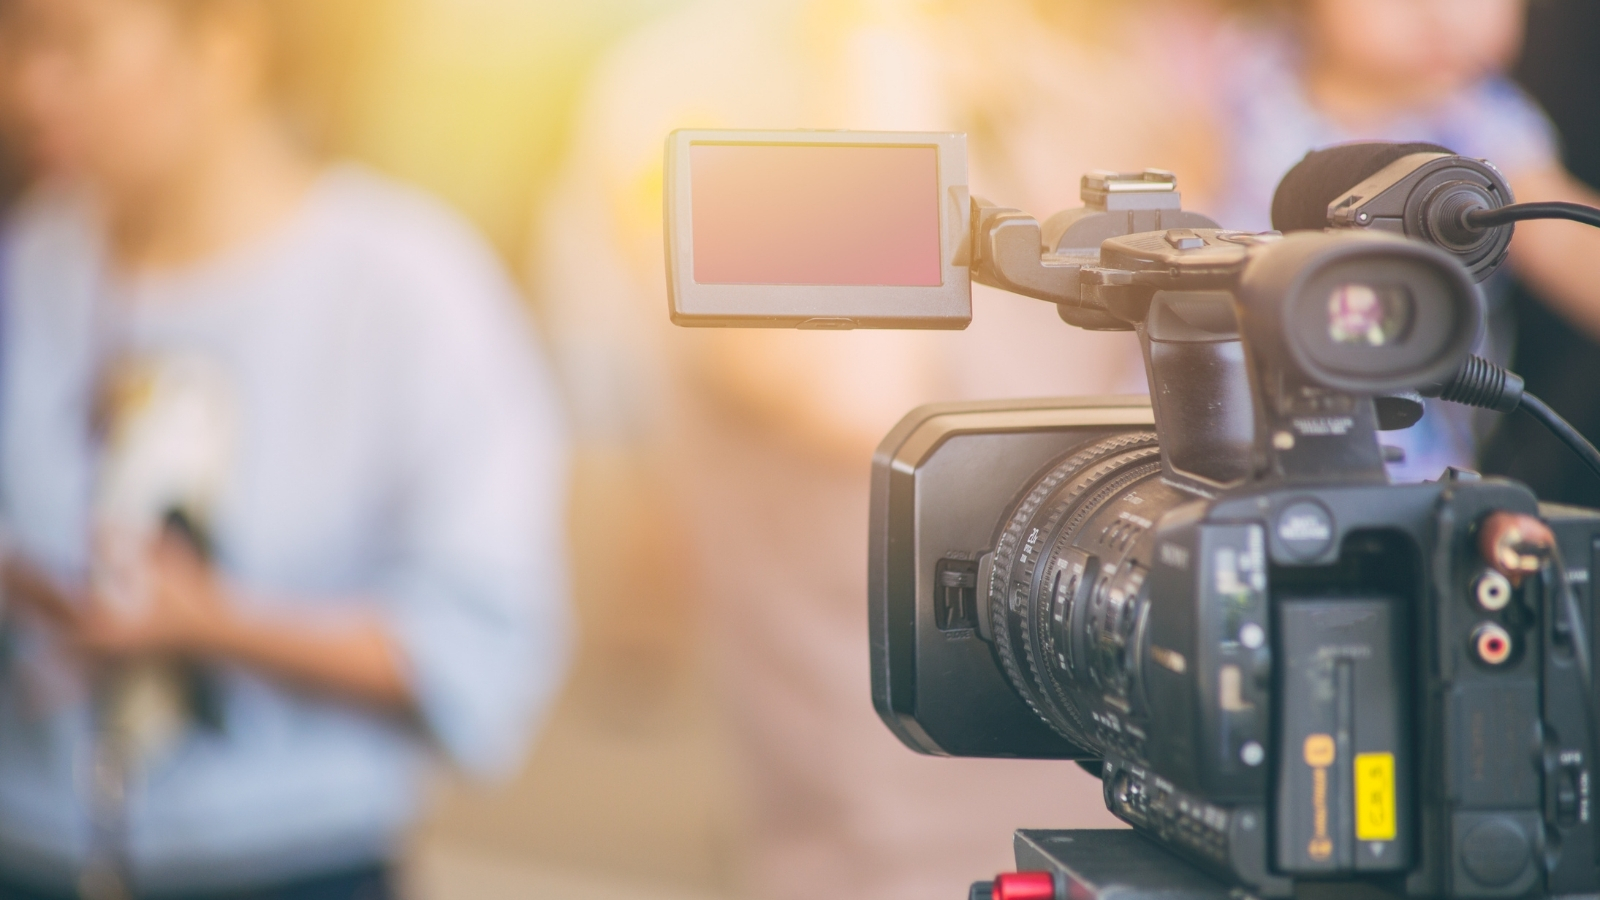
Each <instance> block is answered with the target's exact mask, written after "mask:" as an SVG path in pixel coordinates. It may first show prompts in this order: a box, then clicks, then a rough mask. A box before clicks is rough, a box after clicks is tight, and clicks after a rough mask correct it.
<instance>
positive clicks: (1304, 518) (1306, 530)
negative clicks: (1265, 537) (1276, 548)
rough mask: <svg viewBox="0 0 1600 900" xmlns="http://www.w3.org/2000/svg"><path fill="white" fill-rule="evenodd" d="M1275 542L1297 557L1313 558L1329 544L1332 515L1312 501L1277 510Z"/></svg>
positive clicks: (1331, 531)
mask: <svg viewBox="0 0 1600 900" xmlns="http://www.w3.org/2000/svg"><path fill="white" fill-rule="evenodd" d="M1275 530H1276V532H1277V536H1278V542H1279V543H1281V544H1282V545H1283V547H1284V549H1285V550H1288V551H1289V553H1290V554H1292V555H1294V556H1295V557H1297V558H1299V559H1305V560H1309V559H1315V558H1317V557H1319V556H1321V555H1322V554H1323V553H1326V552H1327V550H1328V548H1329V547H1331V546H1333V537H1334V534H1333V531H1334V529H1333V514H1332V513H1330V512H1328V510H1327V508H1326V507H1324V506H1323V505H1322V504H1320V503H1317V502H1316V501H1314V500H1300V501H1297V502H1295V503H1291V504H1289V505H1288V506H1285V507H1284V508H1283V510H1282V511H1280V512H1279V513H1278V522H1277V527H1276V529H1275Z"/></svg>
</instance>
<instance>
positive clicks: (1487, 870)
mask: <svg viewBox="0 0 1600 900" xmlns="http://www.w3.org/2000/svg"><path fill="white" fill-rule="evenodd" d="M1532 850H1533V848H1532V847H1531V846H1530V845H1529V842H1528V835H1527V834H1526V833H1524V832H1523V830H1522V828H1521V827H1520V826H1519V825H1518V824H1517V823H1516V822H1515V821H1513V820H1511V819H1508V818H1505V817H1503V816H1496V817H1494V818H1489V819H1485V820H1484V821H1482V822H1479V823H1478V824H1476V825H1474V826H1472V828H1471V830H1469V831H1468V832H1467V833H1466V836H1465V837H1464V838H1462V840H1461V844H1460V849H1459V853H1460V855H1461V867H1462V868H1463V869H1465V870H1466V872H1467V874H1468V875H1470V876H1471V877H1472V880H1473V881H1476V882H1477V883H1478V884H1481V885H1483V886H1485V887H1503V886H1505V885H1508V884H1510V883H1511V882H1513V881H1516V880H1517V877H1518V876H1519V875H1521V874H1522V872H1523V869H1525V868H1527V865H1528V857H1529V855H1530V854H1531V853H1532Z"/></svg>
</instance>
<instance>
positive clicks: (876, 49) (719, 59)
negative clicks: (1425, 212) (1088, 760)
mask: <svg viewBox="0 0 1600 900" xmlns="http://www.w3.org/2000/svg"><path fill="white" fill-rule="evenodd" d="M1155 5H1156V6H1159V7H1160V8H1159V9H1158V10H1152V8H1151V7H1152V4H1149V3H1137V4H1115V5H1114V4H1109V3H1106V4H1095V3H1087V2H1052V3H1036V2H1033V0H983V2H979V0H965V2H963V0H950V2H919V0H768V2H760V3H753V2H748V0H701V2H696V3H693V4H692V5H689V6H687V7H686V8H685V9H683V10H681V11H679V12H677V13H675V14H673V15H671V16H669V17H667V18H666V19H664V20H663V21H661V22H659V23H657V24H656V25H654V26H653V27H651V28H649V29H647V30H646V31H645V32H644V33H642V34H640V35H638V36H636V37H635V38H633V39H631V40H629V41H627V42H625V43H624V44H623V45H622V46H621V47H620V48H618V49H617V50H616V51H615V53H614V54H613V55H612V56H611V58H610V59H609V61H608V62H606V63H605V64H603V65H602V66H601V68H600V70H599V72H598V75H597V79H596V82H595V84H594V86H593V88H592V90H591V92H590V94H589V96H588V99H587V100H586V102H585V103H584V104H583V105H582V106H581V108H580V113H579V120H578V125H577V132H576V137H575V139H574V140H575V144H574V147H573V149H572V152H571V156H570V159H569V164H568V167H567V170H566V173H565V175H564V176H563V177H562V178H561V179H560V180H559V182H558V185H557V186H556V188H555V189H554V194H553V195H554V200H553V202H552V203H551V205H550V206H549V208H548V209H547V211H546V218H545V223H544V227H543V229H542V231H543V234H544V235H545V238H544V240H543V243H542V245H541V246H540V247H539V248H538V251H537V253H536V261H535V264H534V265H535V277H536V279H537V280H538V282H539V285H540V287H541V295H542V297H543V299H544V301H545V304H546V309H547V321H548V322H550V323H551V329H552V336H553V342H554V344H555V347H556V352H557V354H558V359H559V364H560V368H561V370H562V371H563V372H564V375H565V377H566V380H567V384H568V387H569V390H570V391H571V392H572V396H573V398H574V401H573V406H574V409H575V410H576V415H577V425H578V429H579V433H580V435H582V437H583V439H584V440H586V441H590V442H604V441H610V442H614V443H615V444H616V445H619V446H631V447H632V448H633V452H634V453H635V455H636V457H637V458H638V460H639V465H640V466H643V467H648V468H649V470H650V471H651V472H653V473H654V477H655V478H656V479H657V480H659V481H661V482H664V483H665V484H667V485H668V489H669V490H670V492H671V494H672V497H673V499H674V503H673V506H672V516H673V517H672V518H664V520H663V521H662V523H661V525H660V529H659V530H661V531H662V532H666V533H668V534H669V535H670V538H671V539H672V540H675V541H679V542H681V544H682V545H683V546H684V548H685V549H684V551H683V552H685V553H688V554H690V555H691V557H692V558H693V561H694V566H693V568H694V573H695V574H694V578H693V582H692V591H693V592H694V593H696V594H697V595H698V596H701V597H702V598H703V602H704V606H703V608H702V610H701V611H700V616H699V617H698V618H697V620H696V621H697V627H699V628H702V629H704V630H705V631H706V632H707V635H706V645H707V647H708V648H709V655H710V658H711V663H712V665H713V667H714V674H715V678H716V683H717V685H718V689H719V691H720V698H721V701H722V704H723V710H724V712H725V715H726V720H727V724H728V730H729V732H730V733H731V740H732V744H733V746H734V749H735V752H736V759H737V762H738V763H739V771H740V773H741V775H742V782H743V784H744V786H745V789H746V793H745V799H746V810H745V817H744V819H743V821H742V823H741V825H742V827H741V828H740V830H739V834H738V835H737V837H736V840H737V841H739V842H740V844H739V846H738V847H737V848H736V849H737V851H738V853H737V865H738V867H739V868H740V870H741V872H740V873H739V874H740V876H741V880H742V884H743V886H744V889H745V890H746V892H747V893H748V894H749V895H750V896H753V897H762V898H802V897H804V898H809V897H819V896H826V897H836V898H869V897H870V898H876V900H895V898H906V900H910V898H924V897H931V896H939V895H948V894H949V893H950V892H951V891H953V890H960V888H961V886H962V885H964V884H966V883H968V882H970V881H972V880H974V879H977V878H980V877H988V876H991V875H992V874H993V873H994V872H996V871H1000V870H1002V869H1007V868H1010V867H1011V865H1012V863H1011V859H1010V846H1011V833H1012V830H1013V829H1015V828H1018V827H1045V826H1050V827H1089V826H1113V825H1115V824H1116V820H1115V819H1113V818H1112V817H1111V816H1110V815H1109V813H1107V812H1106V811H1105V806H1104V802H1103V800H1102V794H1101V788H1100V785H1099V783H1098V782H1097V781H1095V780H1094V779H1093V778H1092V777H1091V776H1089V775H1087V774H1086V773H1084V772H1083V771H1081V770H1080V769H1079V768H1078V767H1076V766H1074V765H1072V764H1070V763H1060V762H1054V763H1052V762H1036V761H1035V762H1022V761H1001V760H971V759H932V758H927V757H921V756H918V755H916V754H915V753H913V752H912V751H911V750H909V749H907V748H906V747H904V746H902V745H901V744H900V743H899V742H898V741H897V740H896V739H895V738H894V736H893V735H891V734H890V732H889V731H888V729H887V728H885V727H884V726H883V724H882V723H881V722H880V721H879V720H878V718H877V716H876V715H875V714H874V712H873V708H872V704H871V696H870V690H869V676H868V643H867V609H866V574H867V559H866V549H867V548H866V538H867V506H868V480H869V478H868V476H869V471H870V463H871V455H872V450H873V448H874V446H875V445H876V443H877V442H878V441H879V440H880V439H881V438H882V436H883V435H884V434H885V433H886V432H887V431H888V430H889V428H890V427H891V426H892V425H893V424H894V423H895V422H896V421H897V420H898V419H899V418H900V417H901V416H903V415H904V414H905V413H907V412H908V411H909V410H910V409H911V408H913V407H914V406H916V405H918V404H920V403H925V402H929V401H936V400H965V399H980V398H995V397H1008V396H1010V397H1016V396H1050V395H1061V394H1096V393H1123V392H1130V391H1142V390H1144V383H1145V382H1144V374H1143V370H1142V366H1141V363H1140V356H1139V352H1138V348H1137V345H1136V344H1135V343H1134V342H1133V340H1132V339H1131V337H1130V336H1129V335H1126V334H1103V333H1089V332H1083V331H1078V330H1075V329H1073V328H1071V327H1069V326H1067V325H1065V324H1063V323H1062V322H1061V321H1060V320H1059V319H1058V318H1057V316H1056V311H1055V309H1054V308H1053V307H1052V306H1050V305H1049V304H1045V303H1040V302H1039V301H1036V300H1030V299H1025V298H1021V297H1016V296H1012V295H1006V294H1001V293H999V292H993V291H987V290H984V289H982V288H979V289H978V290H976V291H975V294H976V296H975V298H974V322H973V325H972V327H971V328H970V329H969V330H968V331H967V332H965V333H961V334H948V333H944V334H941V333H927V332H924V333H911V332H855V333H831V334H820V333H806V332H787V331H742V330H699V331H689V330H674V329H673V328H672V327H671V326H670V325H669V324H668V320H667V303H666V297H665V287H664V286H665V269H664V263H663V259H662V234H661V222H662V213H661V190H662V154H663V147H664V142H665V139H666V136H667V134H668V132H669V131H671V130H672V129H674V128H680V127H722V128H860V129H874V130H896V129H899V130H954V131H964V132H968V133H969V134H970V135H971V143H970V151H969V153H970V158H971V160H972V184H973V190H974V193H979V194H983V195H984V196H987V197H989V198H990V199H993V200H995V201H997V202H1002V203H1005V204H1008V205H1016V206H1018V207H1021V208H1023V209H1027V210H1029V211H1030V212H1032V213H1034V214H1036V215H1039V216H1041V217H1043V216H1047V215H1049V214H1050V213H1052V212H1055V211H1056V210H1058V209H1063V208H1069V207H1073V206H1078V205H1080V200H1079V196H1078V194H1079V183H1078V180H1079V176H1080V175H1081V174H1082V173H1083V172H1084V171H1087V170H1089V169H1092V168H1106V167H1113V168H1122V169H1130V168H1131V169H1137V168H1140V167H1143V166H1146V165H1160V166H1163V167H1166V168H1178V169H1180V171H1181V170H1182V169H1183V165H1184V163H1183V162H1182V159H1183V154H1182V141H1181V137H1182V129H1181V128H1178V129H1175V128H1174V127H1173V125H1174V123H1177V122H1182V121H1183V120H1184V111H1183V110H1182V109H1179V108H1176V107H1171V106H1165V105H1163V103H1162V99H1163V97H1164V96H1165V94H1166V92H1164V91H1163V90H1162V89H1161V81H1162V79H1163V78H1165V77H1167V76H1168V75H1169V74H1170V72H1169V70H1168V69H1167V67H1166V66H1165V65H1164V64H1163V63H1162V61H1161V59H1160V48H1161V47H1162V46H1164V45H1165V44H1167V43H1170V42H1171V41H1173V40H1176V39H1177V36H1176V35H1177V33H1180V32H1181V31H1182V30H1183V29H1184V28H1185V27H1186V22H1187V20H1188V18H1189V16H1188V14H1187V13H1186V12H1185V10H1184V8H1183V7H1184V5H1183V4H1170V5H1169V4H1155ZM1151 12H1159V13H1160V15H1151V16H1149V17H1148V18H1141V19H1138V21H1139V26H1138V28H1137V29H1135V28H1132V27H1129V26H1130V23H1131V22H1132V21H1134V17H1138V16H1139V15H1140V14H1142V13H1151ZM1168 31H1172V32H1173V34H1171V35H1168V34H1167V32H1168ZM1115 79H1120V81H1114V80H1115ZM1113 83H1116V84H1117V88H1116V90H1110V89H1102V88H1103V87H1106V86H1108V85H1111V84H1113ZM1174 138H1177V139H1174ZM595 518H596V520H597V521H605V520H606V517H605V516H600V515H596V516H595ZM651 590H652V589H651V588H650V587H649V586H648V585H645V586H641V591H640V595H641V597H648V596H650V595H651Z"/></svg>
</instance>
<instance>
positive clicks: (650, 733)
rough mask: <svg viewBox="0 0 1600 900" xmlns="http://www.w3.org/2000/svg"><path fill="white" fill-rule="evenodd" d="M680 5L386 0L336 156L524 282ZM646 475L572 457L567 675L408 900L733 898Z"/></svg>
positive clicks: (435, 825)
mask: <svg viewBox="0 0 1600 900" xmlns="http://www.w3.org/2000/svg"><path fill="white" fill-rule="evenodd" d="M682 2H683V0H584V2H582V3H561V2H545V0H391V2H389V3H388V4H387V9H386V12H385V15H384V17H383V18H382V19H380V20H378V21H375V22H373V29H374V33H373V35H372V37H371V40H372V47H371V49H370V50H368V51H367V52H366V54H365V56H366V59H367V62H366V64H365V66H364V69H365V71H364V72H363V73H362V76H361V83H360V85H359V87H358V88H357V90H356V93H357V97H358V98H359V99H358V101H357V102H355V103H353V104H351V106H350V113H351V121H350V123H349V124H348V125H347V126H346V127H345V128H341V129H339V131H340V132H342V133H343V138H342V141H343V142H344V144H345V148H344V149H345V153H346V154H348V155H351V156H354V157H356V158H358V159H360V160H362V161H364V162H367V163H369V164H371V165H374V166H376V167H377V168H379V169H380V170H382V171H384V172H386V173H389V174H393V175H395V176H398V177H400V178H402V179H405V180H407V181H411V182H414V183H417V184H420V185H422V186H424V187H426V188H428V189H430V190H432V191H433V192H435V193H436V194H438V195H439V196H441V197H443V198H444V199H445V200H447V201H448V202H450V203H451V204H452V205H454V206H455V207H457V208H458V209H459V210H461V211H463V212H465V213H466V214H467V215H468V216H469V217H470V218H471V219H472V220H473V221H474V222H475V223H476V224H477V225H478V226H479V227H480V228H481V229H483V231H484V232H485V233H486V234H487V235H488V237H489V239H490V241H491V242H492V243H493V245H494V246H495V247H496V249H498V250H499V251H500V252H501V254H502V255H503V257H504V259H505V262H506V264H507V265H508V266H510V267H511V268H512V269H513V271H515V272H518V273H526V272H527V270H528V268H529V262H528V254H529V252H530V250H529V248H531V247H533V246H534V245H535V244H536V243H538V235H537V234H536V233H535V232H536V230H537V229H538V228H539V227H540V226H541V224H542V222H541V217H540V215H539V210H540V209H541V208H542V206H543V205H544V202H545V200H546V197H547V194H548V192H549V191H550V190H551V183H552V181H553V179H555V178H556V177H557V175H558V171H559V169H560V167H561V166H562V164H563V162H564V159H563V156H564V154H565V153H566V151H567V150H568V146H569V138H570V136H571V133H572V127H573V118H574V115H575V107H576V106H577V105H578V104H579V103H580V102H581V100H582V97H583V94H584V90H585V87H586V83H587V82H586V79H587V78H588V77H589V76H590V74H591V73H592V72H593V70H594V68H595V67H596V65H597V64H598V63H599V62H600V60H601V59H602V58H603V56H604V54H605V53H606V51H607V50H608V49H609V48H611V47H613V46H614V45H615V44H616V43H617V42H618V41H619V40H621V39H624V38H626V37H627V36H628V35H629V34H630V33H631V32H634V31H636V30H638V29H640V28H643V27H647V26H648V25H649V24H650V23H651V22H652V21H653V20H657V19H660V18H662V17H663V16H665V15H666V14H668V13H669V12H670V11H672V10H673V9H674V8H676V7H678V6H681V5H682ZM527 280H528V281H529V282H530V283H529V284H528V288H529V290H528V296H529V298H530V302H531V303H533V304H534V306H535V308H536V311H537V309H538V308H539V307H540V305H541V297H540V295H539V293H538V292H537V291H536V290H535V289H534V288H535V286H534V285H533V284H532V283H531V282H532V281H533V279H532V278H529V279H527ZM638 472H639V470H638V467H637V466H633V465H630V464H629V461H628V460H626V459H619V458H618V454H617V453H616V452H615V451H614V450H612V449H610V448H609V447H608V446H602V445H596V444H593V443H591V444H590V445H589V446H582V445H580V446H579V447H578V448H577V452H576V454H575V460H574V472H573V500H572V512H571V516H572V523H573V535H572V540H573V543H572V552H573V564H572V571H573V578H574V585H573V587H574V602H575V605H576V608H577V615H578V626H579V645H578V648H577V656H576V663H575V667H574V669H573V672H572V674H571V677H570V680H569V683H568V686H567V688H566V691H565V692H564V694H563V696H562V698H561V699H560V700H559V701H558V703H557V706H556V709H555V711H554V713H553V717H552V718H551V719H550V721H549V722H548V724H547V726H546V728H545V730H544V732H543V734H542V737H541V739H540V740H539V741H538V743H537V746H536V748H535V749H534V751H533V753H532V755H531V756H530V757H529V759H528V760H527V762H526V763H525V764H524V765H523V766H522V768H521V771H520V773H519V774H518V775H516V776H515V778H514V779H513V780H512V781H511V782H510V783H508V784H497V785H493V786H490V787H484V786H480V785H473V784H468V783H465V782H455V781H450V782H446V783H442V784H441V785H440V788H439V791H438V795H439V796H438V800H437V807H436V809H435V811H434V812H433V814H432V815H431V816H429V817H428V818H427V820H426V821H425V822H424V823H423V824H422V826H421V828H420V829H419V831H418V834H417V836H416V839H415V842H414V844H413V847H412V849H411V853H410V856H409V859H408V861H407V863H408V866H409V869H410V871H409V876H410V878H411V879H412V890H413V891H414V892H415V896H417V897H418V898H420V900H428V898H437V900H456V898H460V900H467V898H478V897H506V898H510V897H554V896H563V897H570V898H573V900H588V898H594V900H631V898H639V900H645V898H663V900H667V898H686V900H687V898H713V897H724V896H727V895H728V892H729V891H730V890H731V875H730V872H729V865H728V860H727V853H728V851H727V849H726V846H725V845H726V844H727V842H728V841H729V840H730V839H731V830H732V828H733V827H734V825H733V813H732V811H731V798H730V791H732V790H733V788H732V786H731V785H730V784H729V783H728V781H727V779H726V778H724V777H722V776H723V774H724V773H725V772H726V770H727V760H726V758H725V757H726V751H725V750H724V748H723V746H722V744H721V742H720V740H719V736H718V726H717V718H716V716H715V713H714V711H713V709H712V703H711V700H710V699H709V697H708V692H707V690H706V686H705V680H706V673H705V672H704V670H703V667H701V666H700V665H699V662H698V660H699V655H698V654H697V652H696V642H695V636H694V628H695V623H694V619H693V613H692V611H691V610H690V609H689V608H688V606H687V602H688V598H687V597H685V596H683V592H684V591H685V590H686V588H684V587H682V585H684V583H685V579H684V577H683V576H684V573H683V572H681V571H678V569H681V567H682V566H683V562H682V561H681V557H677V556H675V555H674V553H673V549H672V548H671V547H670V546H669V545H667V544H665V543H664V542H663V541H662V540H660V537H661V535H662V533H663V532H662V531H660V530H657V529H655V528H653V526H654V525H656V524H659V523H661V522H663V521H666V520H667V519H666V518H665V517H664V516H663V515H662V512H661V510H659V509H658V508H655V507H654V505H653V497H654V496H655V495H654V494H653V492H652V488H651V485H649V484H647V483H640V482H641V481H642V480H643V479H642V476H641V475H640V474H639V473H638ZM630 510H632V511H633V513H635V514H634V515H630V514H629V513H630ZM598 517H603V519H604V520H601V521H597V520H596V519H597V518H598ZM641 590H646V591H648V594H647V595H641V594H640V593H639V592H640V591H641Z"/></svg>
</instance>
